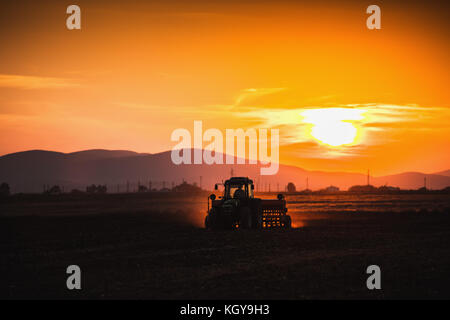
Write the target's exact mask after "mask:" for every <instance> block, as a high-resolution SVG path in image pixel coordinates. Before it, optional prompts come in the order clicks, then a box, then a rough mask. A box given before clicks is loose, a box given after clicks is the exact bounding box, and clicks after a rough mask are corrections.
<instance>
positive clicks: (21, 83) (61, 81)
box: [0, 74, 80, 90]
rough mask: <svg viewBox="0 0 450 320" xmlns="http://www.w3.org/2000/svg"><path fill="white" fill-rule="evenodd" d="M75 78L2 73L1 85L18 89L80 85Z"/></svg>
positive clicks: (58, 87)
mask: <svg viewBox="0 0 450 320" xmlns="http://www.w3.org/2000/svg"><path fill="white" fill-rule="evenodd" d="M78 86H80V84H78V83H75V82H74V81H73V80H70V79H65V78H54V77H37V76H24V75H10V74H0V87H4V88H16V89H28V90H33V89H61V88H71V87H78Z"/></svg>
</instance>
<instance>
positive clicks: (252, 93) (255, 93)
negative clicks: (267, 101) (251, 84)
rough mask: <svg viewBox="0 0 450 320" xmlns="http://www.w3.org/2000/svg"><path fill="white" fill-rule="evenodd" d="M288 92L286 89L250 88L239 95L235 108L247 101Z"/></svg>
mask: <svg viewBox="0 0 450 320" xmlns="http://www.w3.org/2000/svg"><path fill="white" fill-rule="evenodd" d="M284 90H286V88H249V89H244V90H242V92H241V93H240V94H239V96H238V97H237V99H236V102H235V103H234V105H235V106H239V105H241V104H242V103H243V102H244V101H245V100H250V99H255V98H259V97H261V96H265V95H269V94H274V93H277V92H281V91H284Z"/></svg>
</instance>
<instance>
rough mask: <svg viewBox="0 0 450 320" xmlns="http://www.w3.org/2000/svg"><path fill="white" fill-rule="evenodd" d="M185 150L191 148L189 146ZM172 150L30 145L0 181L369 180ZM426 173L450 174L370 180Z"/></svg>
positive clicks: (412, 180)
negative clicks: (184, 157)
mask: <svg viewBox="0 0 450 320" xmlns="http://www.w3.org/2000/svg"><path fill="white" fill-rule="evenodd" d="M186 150H187V151H190V152H193V149H186ZM170 155H171V151H164V152H160V153H154V154H149V153H137V152H134V151H129V150H107V149H90V150H82V151H77V152H71V153H62V152H56V151H46V150H28V151H22V152H16V153H12V154H7V155H4V156H1V157H0V182H3V181H4V182H7V183H9V184H10V186H11V189H12V191H13V192H42V190H43V188H44V185H54V184H58V185H61V186H63V187H64V188H65V190H71V189H75V188H78V189H81V190H84V189H85V187H86V186H87V185H90V184H93V183H95V184H107V185H108V189H109V190H110V191H111V192H117V191H119V192H120V191H125V190H126V189H128V190H131V191H132V190H135V189H136V188H137V185H138V184H144V185H146V186H150V184H151V186H152V188H158V189H160V188H162V187H170V186H171V185H172V184H179V183H181V181H187V182H190V183H194V182H196V183H197V184H200V183H202V184H203V185H202V187H203V188H205V189H212V187H213V185H214V183H216V182H218V181H221V180H224V179H226V178H228V177H229V176H230V174H231V170H233V171H234V175H235V176H237V175H244V176H250V177H252V178H253V179H254V180H255V184H256V187H257V189H259V190H268V189H269V188H271V190H272V191H276V190H283V189H284V186H285V185H286V184H287V183H288V182H294V184H296V185H297V189H298V190H300V189H305V188H306V179H308V187H309V188H310V189H313V190H317V189H320V188H324V187H327V186H329V185H335V186H338V187H340V188H341V189H342V190H345V189H347V188H349V187H350V186H352V185H364V184H366V183H367V182H366V181H367V176H366V175H365V174H362V173H352V172H336V171H335V172H327V171H310V170H306V169H303V168H300V167H296V166H290V165H283V164H280V169H279V172H278V174H277V175H274V176H260V175H259V169H260V168H261V167H262V166H261V165H260V164H258V165H249V164H243V165H241V164H234V165H229V164H224V165H216V164H214V165H207V164H192V165H186V164H181V165H175V164H173V163H172V161H171V158H170ZM222 156H223V155H222ZM444 172H445V171H444ZM200 176H201V178H200ZM424 178H426V181H427V187H431V188H433V189H442V188H445V187H447V186H450V176H444V175H438V174H424V173H420V172H404V173H399V174H394V175H387V176H379V177H373V176H371V177H370V183H371V184H373V185H375V186H381V185H385V184H386V183H387V185H391V186H398V187H400V188H402V189H417V188H420V187H422V186H423V185H424ZM200 180H201V181H200Z"/></svg>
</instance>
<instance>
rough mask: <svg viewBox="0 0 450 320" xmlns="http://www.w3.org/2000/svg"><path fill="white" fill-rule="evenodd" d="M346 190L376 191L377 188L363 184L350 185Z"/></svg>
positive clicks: (357, 191) (358, 191)
mask: <svg viewBox="0 0 450 320" xmlns="http://www.w3.org/2000/svg"><path fill="white" fill-rule="evenodd" d="M348 192H354V193H376V192H377V188H375V187H374V186H372V185H370V184H369V185H365V186H352V187H350V188H349V189H348Z"/></svg>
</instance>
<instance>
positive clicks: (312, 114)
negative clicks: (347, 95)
mask: <svg viewBox="0 0 450 320" xmlns="http://www.w3.org/2000/svg"><path fill="white" fill-rule="evenodd" d="M363 113H364V110H360V109H352V108H322V109H310V110H306V111H304V112H303V113H302V116H303V117H304V120H303V121H304V122H305V123H309V124H312V127H311V131H310V134H311V136H312V137H313V138H314V139H316V140H318V141H319V142H322V143H324V144H327V145H330V146H334V147H336V146H341V145H348V144H352V143H354V142H355V140H356V137H357V135H358V128H357V127H356V126H355V125H354V124H353V123H352V121H357V120H362V119H363V116H362V114H363Z"/></svg>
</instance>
